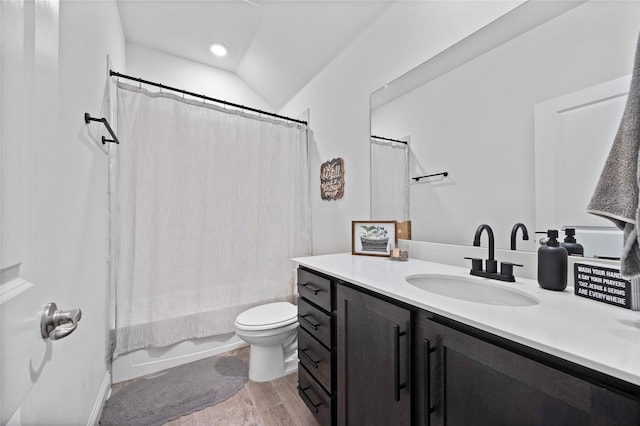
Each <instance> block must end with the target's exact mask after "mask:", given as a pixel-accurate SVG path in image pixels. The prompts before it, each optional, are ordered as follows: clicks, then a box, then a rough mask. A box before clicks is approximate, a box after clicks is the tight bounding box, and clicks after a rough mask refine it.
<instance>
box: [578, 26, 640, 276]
mask: <svg viewBox="0 0 640 426" xmlns="http://www.w3.org/2000/svg"><path fill="white" fill-rule="evenodd" d="M639 154H640V38H639V39H638V45H637V47H636V58H635V64H634V67H633V75H632V77H631V88H630V89H629V97H628V98H627V104H626V106H625V110H624V114H623V115H622V120H621V121H620V127H619V128H618V132H617V134H616V137H615V139H614V140H613V146H612V147H611V151H610V152H609V156H608V157H607V161H606V163H605V165H604V169H603V170H602V174H601V175H600V180H599V181H598V184H597V186H596V189H595V192H594V194H593V197H592V198H591V202H590V203H589V206H588V207H587V212H588V213H591V214H595V215H598V216H602V217H605V218H607V219H610V220H611V221H612V222H613V223H615V225H616V226H617V227H618V228H619V229H621V230H622V231H624V233H623V238H624V240H623V241H624V242H623V247H622V256H621V260H620V273H621V274H622V276H624V277H625V278H633V277H639V276H640V238H639V235H638V230H637V224H638V223H640V221H639V220H640V216H639V213H640V205H639V203H640V200H639V199H638V186H639V184H640V182H639V178H640V161H639V160H640V158H639V157H638V155H639Z"/></svg>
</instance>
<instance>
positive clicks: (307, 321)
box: [298, 314, 321, 330]
mask: <svg viewBox="0 0 640 426" xmlns="http://www.w3.org/2000/svg"><path fill="white" fill-rule="evenodd" d="M307 317H311V314H306V315H298V318H300V319H301V320H303V321H304V322H306V323H307V324H309V326H310V327H311V328H313V329H314V330H317V329H318V327H319V326H320V325H321V324H320V323H318V322H316V323H313V322H311V321H309V320H308V319H307ZM311 318H313V317H311Z"/></svg>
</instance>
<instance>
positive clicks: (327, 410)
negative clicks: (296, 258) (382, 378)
mask: <svg viewBox="0 0 640 426" xmlns="http://www.w3.org/2000/svg"><path fill="white" fill-rule="evenodd" d="M334 289H335V279H334V278H332V277H328V276H325V275H323V274H320V273H317V272H315V271H311V270H307V269H304V268H302V267H300V268H298V294H299V295H300V297H299V298H298V361H299V363H298V394H299V395H300V397H301V398H302V400H303V401H304V403H305V404H306V405H307V407H308V408H309V410H311V412H312V413H313V415H314V416H315V418H316V420H317V421H318V423H319V424H320V425H327V426H328V425H332V424H335V409H336V405H335V402H334V401H335V393H336V381H335V350H334V348H335V321H334V312H333V307H334V305H335V303H334V300H335V297H334Z"/></svg>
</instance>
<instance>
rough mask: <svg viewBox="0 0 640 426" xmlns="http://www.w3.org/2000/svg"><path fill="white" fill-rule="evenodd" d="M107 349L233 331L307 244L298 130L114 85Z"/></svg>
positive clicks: (276, 286)
mask: <svg viewBox="0 0 640 426" xmlns="http://www.w3.org/2000/svg"><path fill="white" fill-rule="evenodd" d="M117 102H118V103H117V123H118V124H117V127H118V139H119V140H120V142H121V143H120V145H119V146H118V147H117V149H115V150H112V151H111V152H112V153H114V151H115V153H114V154H112V157H111V165H110V169H111V171H112V182H113V184H112V196H111V200H112V203H111V210H112V211H111V218H112V221H111V229H112V232H111V233H112V242H111V246H112V274H113V277H114V279H115V288H116V333H117V344H116V350H115V354H116V355H118V354H121V353H125V352H129V351H132V350H135V349H139V348H143V347H148V346H153V347H165V346H168V345H171V344H173V343H177V342H180V341H182V340H186V339H190V338H194V337H195V338H197V337H207V336H215V335H221V334H225V333H229V332H232V331H233V330H234V319H235V317H236V315H237V314H238V313H240V312H241V311H242V310H244V309H247V308H249V307H251V306H254V305H257V304H261V303H266V302H273V301H280V300H290V298H291V296H292V294H293V283H292V270H293V268H294V265H293V263H292V261H291V258H292V257H295V256H303V255H308V254H310V252H311V213H310V203H309V196H308V192H309V191H308V175H309V174H308V165H307V131H306V127H304V126H300V125H297V124H294V123H290V122H283V121H273V120H270V119H266V118H257V117H255V116H248V115H246V114H243V113H241V112H238V111H230V110H226V109H224V108H221V107H218V106H213V105H211V104H206V105H205V104H204V103H203V102H202V101H189V100H184V99H182V98H180V97H178V96H175V95H171V94H163V93H150V92H148V91H146V90H144V89H140V88H137V87H133V86H129V85H126V84H123V83H118V89H117Z"/></svg>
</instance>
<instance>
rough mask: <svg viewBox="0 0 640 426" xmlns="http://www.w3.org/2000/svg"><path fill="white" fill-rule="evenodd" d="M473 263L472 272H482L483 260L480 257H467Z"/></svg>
mask: <svg viewBox="0 0 640 426" xmlns="http://www.w3.org/2000/svg"><path fill="white" fill-rule="evenodd" d="M465 259H469V260H470V261H471V270H472V271H482V259H481V258H479V257H465Z"/></svg>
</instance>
